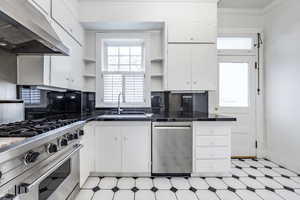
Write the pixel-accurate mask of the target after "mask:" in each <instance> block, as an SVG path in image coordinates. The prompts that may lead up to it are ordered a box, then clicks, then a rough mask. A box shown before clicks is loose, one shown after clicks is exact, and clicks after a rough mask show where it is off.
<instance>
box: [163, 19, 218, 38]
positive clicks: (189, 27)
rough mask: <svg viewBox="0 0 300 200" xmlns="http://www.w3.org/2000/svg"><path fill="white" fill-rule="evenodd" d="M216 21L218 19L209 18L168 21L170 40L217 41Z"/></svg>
mask: <svg viewBox="0 0 300 200" xmlns="http://www.w3.org/2000/svg"><path fill="white" fill-rule="evenodd" d="M208 19H210V18H208ZM216 22H217V21H216V20H212V21H207V18H205V19H202V20H198V21H174V22H173V21H170V22H169V23H168V42H169V43H215V42H216V34H217V24H216Z"/></svg>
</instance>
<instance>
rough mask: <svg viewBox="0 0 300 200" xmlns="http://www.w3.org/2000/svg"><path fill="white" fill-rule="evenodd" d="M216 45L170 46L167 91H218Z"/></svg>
mask: <svg viewBox="0 0 300 200" xmlns="http://www.w3.org/2000/svg"><path fill="white" fill-rule="evenodd" d="M217 78H218V73H217V53H216V45H215V44H169V45H168V68H167V90H171V91H181V90H197V91H199V90H216V88H217Z"/></svg>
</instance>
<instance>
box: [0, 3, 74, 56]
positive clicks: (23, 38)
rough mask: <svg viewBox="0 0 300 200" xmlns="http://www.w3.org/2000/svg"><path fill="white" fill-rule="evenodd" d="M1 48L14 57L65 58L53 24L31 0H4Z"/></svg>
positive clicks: (0, 19)
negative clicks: (48, 56)
mask: <svg viewBox="0 0 300 200" xmlns="http://www.w3.org/2000/svg"><path fill="white" fill-rule="evenodd" d="M0 48H1V49H4V50H6V51H9V52H11V53H14V54H63V55H69V49H68V48H67V47H66V46H65V45H64V44H63V42H62V41H61V40H60V38H59V37H58V35H57V34H56V32H55V30H54V28H53V27H52V25H51V21H50V20H49V19H47V17H46V16H44V15H43V14H42V13H40V12H39V11H38V10H37V9H36V8H35V7H34V6H33V5H32V4H31V3H30V2H28V0H0Z"/></svg>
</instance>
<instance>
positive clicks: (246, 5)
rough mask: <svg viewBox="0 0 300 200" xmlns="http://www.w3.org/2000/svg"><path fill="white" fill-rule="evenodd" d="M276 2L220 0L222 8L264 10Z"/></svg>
mask: <svg viewBox="0 0 300 200" xmlns="http://www.w3.org/2000/svg"><path fill="white" fill-rule="evenodd" d="M273 1H274V0H220V2H219V7H220V8H239V9H263V8H265V7H266V6H268V5H269V4H271V3H272V2H273Z"/></svg>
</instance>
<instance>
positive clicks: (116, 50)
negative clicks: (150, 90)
mask: <svg viewBox="0 0 300 200" xmlns="http://www.w3.org/2000/svg"><path fill="white" fill-rule="evenodd" d="M143 48H144V47H143V42H139V43H137V40H126V41H125V40H121V41H119V40H112V41H110V40H108V41H106V42H105V43H104V49H105V50H104V52H105V53H104V65H103V66H102V78H103V87H104V88H103V91H104V92H103V102H104V103H106V104H110V103H111V104H115V103H117V102H118V96H119V94H121V97H120V98H121V99H120V100H121V102H122V103H123V104H131V105H132V104H142V103H144V102H145V100H144V98H145V97H144V93H145V67H144V62H145V61H144V56H143V54H144V52H143V51H144V50H143Z"/></svg>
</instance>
